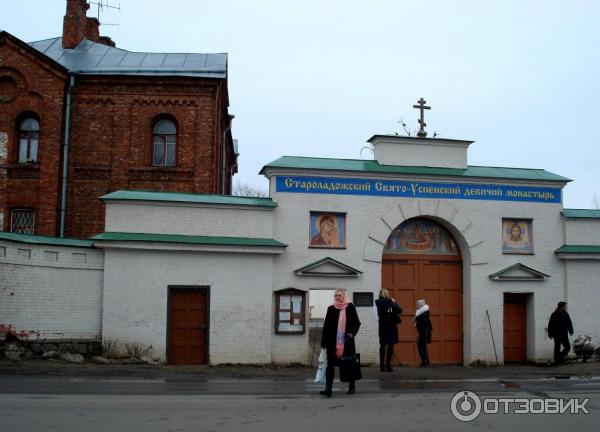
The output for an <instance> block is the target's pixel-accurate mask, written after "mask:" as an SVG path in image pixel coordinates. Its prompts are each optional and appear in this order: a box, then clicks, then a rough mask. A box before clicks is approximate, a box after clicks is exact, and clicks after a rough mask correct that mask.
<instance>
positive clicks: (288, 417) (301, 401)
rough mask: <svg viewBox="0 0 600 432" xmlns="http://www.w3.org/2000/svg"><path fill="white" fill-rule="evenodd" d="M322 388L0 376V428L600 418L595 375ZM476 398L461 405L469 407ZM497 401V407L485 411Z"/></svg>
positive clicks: (522, 425)
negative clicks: (554, 410)
mask: <svg viewBox="0 0 600 432" xmlns="http://www.w3.org/2000/svg"><path fill="white" fill-rule="evenodd" d="M321 388H322V384H315V383H313V382H310V381H307V380H272V379H264V380H239V379H202V380H196V381H194V380H188V379H180V380H178V379H150V380H149V379H107V378H100V379H99V378H65V377H23V376H0V430H1V431H11V432H12V431H15V432H21V431H67V432H69V431H82V430H83V431H85V432H95V431H110V432H119V431H127V432H130V431H144V432H147V431H148V432H151V431H202V432H209V431H228V432H235V431H286V432H295V431H328V432H333V431H338V430H339V431H373V432H374V429H378V430H385V431H386V432H388V431H395V430H398V431H438V430H440V431H462V430H475V429H477V430H481V429H485V430H489V431H527V432H530V431H544V432H549V431H554V430H556V431H558V430H560V431H565V430H570V431H573V432H575V430H576V431H577V432H579V431H592V430H593V431H596V430H598V425H599V424H600V379H598V378H584V379H577V378H571V379H525V380H512V381H503V380H498V379H492V378H485V379H476V380H429V381H428V380H402V379H391V378H386V379H385V380H383V379H365V380H362V381H360V382H359V383H357V394H355V395H347V394H345V385H344V384H341V383H337V382H336V384H335V385H334V396H333V397H332V398H331V399H327V398H323V397H321V396H319V395H318V391H319V390H320V389H321ZM463 391H471V392H473V393H474V394H475V395H476V397H478V398H479V399H480V400H481V401H483V406H484V408H485V409H483V410H482V411H481V413H480V414H479V416H478V417H477V418H476V419H474V420H473V421H470V422H461V421H459V420H457V419H456V418H455V417H454V416H453V414H452V411H451V407H450V404H451V401H452V398H453V396H454V395H455V394H456V393H457V392H463ZM461 395H462V394H461ZM496 398H504V399H505V400H508V399H517V398H522V399H524V400H528V401H531V400H533V399H539V400H542V401H543V400H549V399H554V398H566V399H569V398H578V399H579V401H580V403H582V402H583V401H584V400H585V399H589V400H588V402H585V405H584V407H585V409H586V410H587V411H588V412H589V414H585V413H584V411H583V410H580V411H581V412H580V413H579V414H570V413H564V414H516V413H515V409H516V408H518V406H516V405H515V404H514V403H512V402H511V403H507V404H506V406H507V407H508V408H507V409H508V410H509V414H504V413H502V411H503V409H502V407H503V406H504V405H497V404H496V405H494V404H490V403H489V402H493V401H494V399H496ZM458 400H460V401H462V400H463V398H461V399H458ZM469 400H471V399H469ZM521 403H523V402H521ZM475 405H476V404H471V406H470V407H468V408H471V410H467V411H464V412H462V411H461V412H460V414H463V415H468V414H469V413H472V412H473V409H472V408H473V406H475ZM573 406H574V405H571V407H573ZM494 407H500V408H498V410H499V412H500V413H497V414H496V413H490V412H487V413H486V412H485V410H487V411H493V408H494ZM528 407H530V408H534V405H532V404H530V405H528ZM521 408H522V405H521ZM535 408H536V409H537V408H539V407H535ZM383 428H385V429H383Z"/></svg>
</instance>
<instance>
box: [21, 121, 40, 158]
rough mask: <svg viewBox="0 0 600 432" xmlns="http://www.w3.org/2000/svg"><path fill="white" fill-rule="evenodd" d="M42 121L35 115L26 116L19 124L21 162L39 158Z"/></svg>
mask: <svg viewBox="0 0 600 432" xmlns="http://www.w3.org/2000/svg"><path fill="white" fill-rule="evenodd" d="M39 141H40V123H39V122H38V121H37V120H36V119H35V118H33V117H26V118H25V119H24V120H23V121H22V122H21V124H20V125H19V163H31V162H37V160H38V144H39Z"/></svg>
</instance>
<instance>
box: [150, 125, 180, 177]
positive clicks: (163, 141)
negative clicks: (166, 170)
mask: <svg viewBox="0 0 600 432" xmlns="http://www.w3.org/2000/svg"><path fill="white" fill-rule="evenodd" d="M176 142H177V128H176V126H175V123H173V122H172V121H171V120H166V119H163V120H159V121H157V122H156V123H155V124H154V157H153V159H152V160H153V162H152V164H153V165H154V166H175V149H176V146H175V145H176Z"/></svg>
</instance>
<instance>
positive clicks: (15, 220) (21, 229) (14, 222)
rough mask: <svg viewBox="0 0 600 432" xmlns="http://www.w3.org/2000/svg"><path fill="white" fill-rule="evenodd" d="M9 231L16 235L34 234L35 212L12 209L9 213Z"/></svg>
mask: <svg viewBox="0 0 600 432" xmlns="http://www.w3.org/2000/svg"><path fill="white" fill-rule="evenodd" d="M10 231H11V232H14V233H17V234H33V233H34V232H35V211H33V210H31V209H14V210H12V211H11V212H10Z"/></svg>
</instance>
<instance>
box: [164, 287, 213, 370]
mask: <svg viewBox="0 0 600 432" xmlns="http://www.w3.org/2000/svg"><path fill="white" fill-rule="evenodd" d="M207 324H208V289H207V288H169V329H168V339H169V340H168V357H169V363H170V364H175V365H184V364H186V365H190V364H206V363H207V347H208V344H207V342H208V337H207V336H208V334H207V329H208V326H207Z"/></svg>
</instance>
